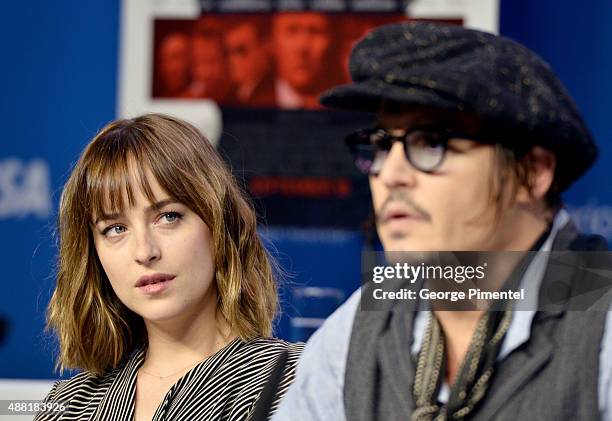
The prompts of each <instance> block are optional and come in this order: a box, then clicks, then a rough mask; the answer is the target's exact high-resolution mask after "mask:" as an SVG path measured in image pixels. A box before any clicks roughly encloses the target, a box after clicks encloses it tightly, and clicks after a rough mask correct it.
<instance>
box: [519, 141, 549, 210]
mask: <svg viewBox="0 0 612 421" xmlns="http://www.w3.org/2000/svg"><path fill="white" fill-rule="evenodd" d="M524 159H527V160H528V162H529V172H530V173H529V186H520V187H519V191H518V194H517V202H518V203H524V204H527V203H530V202H532V201H533V200H534V199H535V200H539V199H543V198H544V197H545V196H546V193H548V190H550V187H551V186H552V183H553V180H554V178H555V168H556V167H557V158H556V157H555V155H554V154H553V153H552V152H551V151H549V150H548V149H545V148H543V147H541V146H534V147H532V148H531V150H530V151H529V152H528V153H527V156H526V157H525V158H524Z"/></svg>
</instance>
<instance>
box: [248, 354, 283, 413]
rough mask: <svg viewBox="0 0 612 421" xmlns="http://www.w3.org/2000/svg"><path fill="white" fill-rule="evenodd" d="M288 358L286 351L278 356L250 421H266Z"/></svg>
mask: <svg viewBox="0 0 612 421" xmlns="http://www.w3.org/2000/svg"><path fill="white" fill-rule="evenodd" d="M288 357H289V352H288V351H287V350H286V349H285V350H283V352H281V353H280V355H279V356H278V359H277V360H276V363H275V364H274V368H273V369H272V373H270V377H269V378H268V381H267V382H266V384H265V385H264V387H263V389H262V391H261V394H260V395H259V400H258V401H257V403H256V404H255V409H254V410H253V414H252V416H251V421H266V420H267V419H268V415H270V409H271V408H272V404H273V403H274V397H275V396H276V392H278V386H279V385H280V382H281V380H282V379H283V374H284V373H285V365H286V364H287V358H288Z"/></svg>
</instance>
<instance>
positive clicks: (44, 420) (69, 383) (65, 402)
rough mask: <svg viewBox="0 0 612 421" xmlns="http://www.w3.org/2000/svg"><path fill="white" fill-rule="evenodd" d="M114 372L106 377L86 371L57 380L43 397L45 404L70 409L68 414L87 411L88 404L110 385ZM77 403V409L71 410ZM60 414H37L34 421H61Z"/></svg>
mask: <svg viewBox="0 0 612 421" xmlns="http://www.w3.org/2000/svg"><path fill="white" fill-rule="evenodd" d="M115 374H116V370H113V371H111V372H109V373H107V374H106V375H103V376H98V375H95V374H93V373H91V372H88V371H83V372H80V373H78V374H76V375H74V376H73V377H71V378H70V379H67V380H58V381H57V382H55V383H54V384H53V387H51V390H50V391H49V393H48V394H47V396H46V397H45V400H44V401H45V402H46V403H53V404H58V405H61V406H65V407H66V408H70V412H73V411H74V410H75V409H76V410H87V409H88V407H89V406H90V404H91V403H92V402H94V401H96V400H97V397H99V396H101V394H102V395H103V394H104V393H105V391H106V390H107V389H108V387H109V386H110V384H111V383H112V379H113V378H114V377H115ZM75 402H78V405H77V406H79V408H73V407H74V406H75ZM61 414H62V412H57V411H55V412H39V413H38V414H37V415H36V417H35V418H34V419H35V421H50V420H56V419H61Z"/></svg>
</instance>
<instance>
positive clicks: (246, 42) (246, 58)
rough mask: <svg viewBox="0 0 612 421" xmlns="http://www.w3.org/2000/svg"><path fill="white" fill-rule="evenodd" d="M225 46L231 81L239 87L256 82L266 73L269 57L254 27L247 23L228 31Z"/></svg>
mask: <svg viewBox="0 0 612 421" xmlns="http://www.w3.org/2000/svg"><path fill="white" fill-rule="evenodd" d="M225 45H226V48H227V53H228V62H229V72H230V77H231V79H232V81H234V82H235V83H238V84H240V85H242V84H248V83H253V82H257V81H258V80H259V79H260V78H261V77H262V75H263V74H264V73H265V71H266V68H267V66H268V64H267V61H268V58H269V57H268V54H267V50H266V46H265V45H263V44H262V40H260V39H259V37H258V35H257V30H256V28H255V25H254V24H248V23H247V24H242V25H238V26H236V27H234V28H232V29H230V30H229V31H228V32H227V35H226V36H225Z"/></svg>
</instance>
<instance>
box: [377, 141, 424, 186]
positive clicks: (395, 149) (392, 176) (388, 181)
mask: <svg viewBox="0 0 612 421" xmlns="http://www.w3.org/2000/svg"><path fill="white" fill-rule="evenodd" d="M417 173H418V170H417V169H415V168H414V167H413V166H412V165H411V164H410V162H408V160H407V159H406V153H405V152H404V145H403V144H402V142H394V143H393V145H392V146H391V149H390V150H389V152H388V153H387V157H386V159H385V161H384V162H383V163H382V166H381V169H380V172H379V173H378V178H379V179H380V180H381V181H382V182H383V183H384V184H385V185H386V186H387V187H413V186H414V185H415V184H416V177H417Z"/></svg>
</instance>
